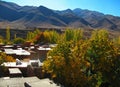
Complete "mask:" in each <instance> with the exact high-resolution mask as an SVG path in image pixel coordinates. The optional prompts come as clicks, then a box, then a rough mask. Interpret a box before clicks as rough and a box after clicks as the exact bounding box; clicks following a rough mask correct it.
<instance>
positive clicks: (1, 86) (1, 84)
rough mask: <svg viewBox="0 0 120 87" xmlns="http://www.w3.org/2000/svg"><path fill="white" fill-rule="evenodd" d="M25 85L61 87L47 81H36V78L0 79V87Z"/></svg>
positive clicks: (23, 86)
mask: <svg viewBox="0 0 120 87" xmlns="http://www.w3.org/2000/svg"><path fill="white" fill-rule="evenodd" d="M25 83H27V84H28V85H29V86H30V87H61V86H58V85H56V84H55V83H54V82H53V81H51V80H49V79H38V78H37V77H25V78H23V77H22V78H7V79H6V78H5V79H4V78H0V87H25V85H24V84H25Z"/></svg>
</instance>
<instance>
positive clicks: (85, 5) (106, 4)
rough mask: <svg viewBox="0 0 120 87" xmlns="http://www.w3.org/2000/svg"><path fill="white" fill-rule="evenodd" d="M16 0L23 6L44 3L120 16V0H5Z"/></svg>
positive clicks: (50, 5) (55, 6)
mask: <svg viewBox="0 0 120 87" xmlns="http://www.w3.org/2000/svg"><path fill="white" fill-rule="evenodd" d="M3 1H8V2H14V3H17V4H19V5H21V6H24V5H30V6H40V5H43V6H45V7H48V8H50V9H54V10H65V9H68V8H70V9H75V8H81V9H89V10H93V11H99V12H102V13H104V14H112V15H115V16H120V0H3Z"/></svg>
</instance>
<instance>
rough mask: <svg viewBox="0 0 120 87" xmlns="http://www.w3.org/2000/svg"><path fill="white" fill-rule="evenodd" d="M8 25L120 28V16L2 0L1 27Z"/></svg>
mask: <svg viewBox="0 0 120 87" xmlns="http://www.w3.org/2000/svg"><path fill="white" fill-rule="evenodd" d="M7 26H10V27H11V28H13V29H26V28H35V27H36V28H63V27H71V28H92V29H94V28H98V29H99V28H105V29H111V30H120V17H117V16H112V15H104V14H103V13H100V12H96V11H90V10H82V9H80V8H76V9H74V10H71V9H66V10H63V11H58V10H51V9H49V8H46V7H44V6H39V7H33V6H19V5H17V4H15V3H11V2H5V1H0V28H6V27H7Z"/></svg>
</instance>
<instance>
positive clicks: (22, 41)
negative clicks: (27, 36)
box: [13, 37, 25, 44]
mask: <svg viewBox="0 0 120 87" xmlns="http://www.w3.org/2000/svg"><path fill="white" fill-rule="evenodd" d="M24 42H25V40H24V39H23V38H20V37H18V38H15V39H14V40H13V43H14V44H23V43H24Z"/></svg>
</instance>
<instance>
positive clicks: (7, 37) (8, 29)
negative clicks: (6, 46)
mask: <svg viewBox="0 0 120 87" xmlns="http://www.w3.org/2000/svg"><path fill="white" fill-rule="evenodd" d="M6 40H7V41H8V42H9V41H10V27H7V29H6Z"/></svg>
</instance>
